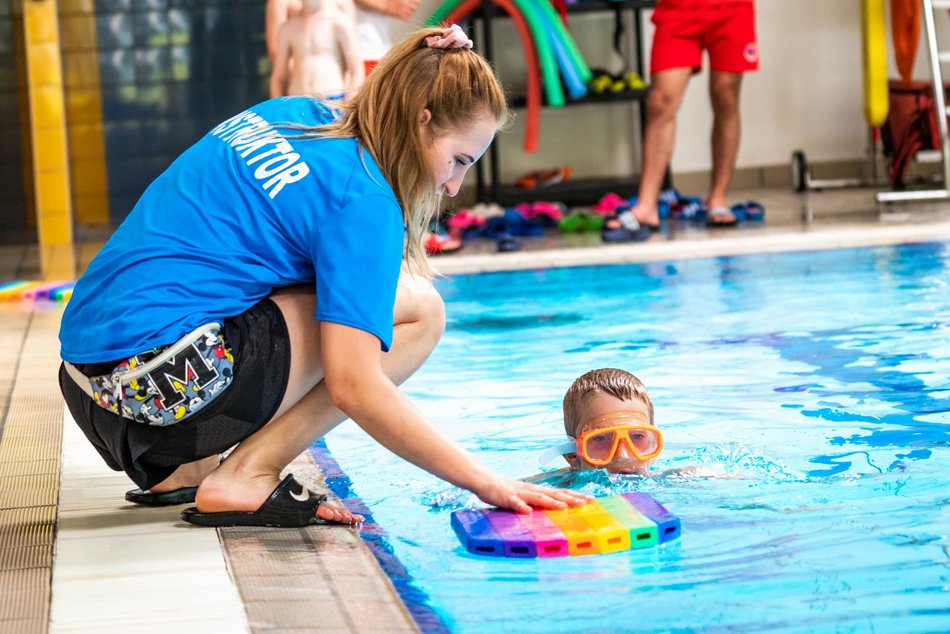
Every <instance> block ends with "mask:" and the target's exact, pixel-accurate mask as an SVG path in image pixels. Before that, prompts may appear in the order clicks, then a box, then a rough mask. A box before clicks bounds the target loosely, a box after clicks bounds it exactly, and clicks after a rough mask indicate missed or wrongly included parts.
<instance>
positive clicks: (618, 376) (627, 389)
mask: <svg viewBox="0 0 950 634" xmlns="http://www.w3.org/2000/svg"><path fill="white" fill-rule="evenodd" d="M595 394H609V395H610V396H613V397H614V398H617V399H620V400H621V401H632V400H638V401H640V402H642V403H643V404H644V405H646V406H647V411H648V413H649V414H650V424H651V425H652V424H653V401H652V400H651V399H650V394H649V392H647V388H646V386H645V385H643V383H641V382H640V379H638V378H637V377H635V376H633V375H632V374H630V373H629V372H627V371H625V370H618V369H616V368H601V369H599V370H591V371H590V372H588V373H586V374H584V375H582V376H579V377H577V379H575V380H574V383H572V384H571V387H569V388H568V389H567V393H566V394H565V395H564V431H566V432H567V435H568V436H571V437H573V436H574V435H575V432H576V430H577V426H578V425H580V424H581V423H582V422H583V421H582V420H580V415H581V408H583V407H584V405H586V404H587V403H588V402H589V401H590V399H591V398H593V396H594V395H595Z"/></svg>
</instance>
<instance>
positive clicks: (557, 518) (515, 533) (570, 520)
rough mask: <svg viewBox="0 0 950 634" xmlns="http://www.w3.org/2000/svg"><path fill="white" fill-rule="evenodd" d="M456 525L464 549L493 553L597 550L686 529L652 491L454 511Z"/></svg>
mask: <svg viewBox="0 0 950 634" xmlns="http://www.w3.org/2000/svg"><path fill="white" fill-rule="evenodd" d="M451 525H452V530H454V531H455V534H456V536H457V537H458V538H459V541H460V542H461V543H462V545H463V546H464V547H465V550H467V551H468V552H470V553H472V554H475V555H486V556H489V557H527V558H530V557H564V556H577V555H594V554H597V553H609V552H617V551H622V550H630V549H633V548H648V547H651V546H656V545H657V544H662V543H664V542H668V541H670V540H673V539H676V538H677V537H679V536H680V533H681V523H680V520H679V518H678V517H676V516H675V515H673V514H672V513H670V512H669V511H668V510H667V509H666V508H665V507H664V506H663V505H662V504H660V503H659V502H657V501H656V500H654V499H653V497H652V496H650V495H649V494H647V493H624V494H622V495H610V496H604V497H599V498H597V499H596V500H594V501H593V502H590V503H588V504H586V505H584V506H579V507H573V508H568V509H563V510H557V511H555V510H550V511H546V510H539V509H536V510H534V511H533V512H531V513H513V512H511V511H503V510H500V509H484V510H465V511H454V512H453V513H452V517H451Z"/></svg>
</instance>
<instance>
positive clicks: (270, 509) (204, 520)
mask: <svg viewBox="0 0 950 634" xmlns="http://www.w3.org/2000/svg"><path fill="white" fill-rule="evenodd" d="M326 499H327V496H325V495H318V494H316V493H314V492H313V491H310V490H308V489H307V487H305V486H304V485H302V484H300V483H299V482H297V480H296V479H295V478H294V476H293V475H291V474H288V475H287V477H286V478H284V479H283V481H281V483H280V484H278V485H277V488H276V489H274V492H273V493H271V494H270V497H269V498H267V499H266V500H264V503H263V504H261V506H260V508H258V509H257V510H256V511H220V512H217V513H202V512H201V511H199V510H198V508H197V507H195V506H192V507H190V508H187V509H185V510H184V511H182V512H181V519H183V520H185V521H186V522H190V523H192V524H199V525H201V526H271V527H275V528H295V527H299V526H310V525H312V524H344V525H348V523H346V522H332V521H328V520H324V519H321V518H319V517H317V508H318V507H319V506H320V505H321V504H323V502H324V500H326Z"/></svg>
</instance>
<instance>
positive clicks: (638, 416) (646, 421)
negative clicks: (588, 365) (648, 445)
mask: <svg viewBox="0 0 950 634" xmlns="http://www.w3.org/2000/svg"><path fill="white" fill-rule="evenodd" d="M614 413H623V414H625V416H623V417H622V418H621V419H619V420H618V419H614V420H611V417H609V416H606V417H605V416H604V415H605V414H614ZM631 418H633V420H631ZM579 420H580V421H581V423H580V425H578V428H577V429H576V430H574V437H575V438H580V436H581V434H583V433H585V432H589V431H591V430H594V429H602V428H606V427H612V426H616V425H627V426H633V425H638V424H642V425H652V423H653V421H651V420H650V410H649V409H648V408H647V405H646V404H645V403H643V402H642V401H638V400H636V401H622V400H620V399H618V398H616V397H615V396H611V395H609V394H603V393H598V394H595V395H594V396H593V397H592V398H591V399H590V400H589V401H588V402H587V404H586V405H584V406H582V407H581V410H580V417H579ZM567 460H568V462H570V463H571V467H573V468H574V469H575V470H577V471H589V470H592V469H606V470H607V471H608V472H609V473H627V474H638V475H646V473H647V471H648V469H649V466H650V464H651V463H652V462H653V459H652V458H651V459H650V460H641V459H640V458H638V457H637V456H636V455H635V454H634V453H633V452H632V451H631V450H630V447H629V446H628V445H627V443H626V442H620V443H619V444H618V446H617V450H616V453H614V456H613V458H612V459H611V461H610V462H609V463H608V464H606V465H595V464H591V463H590V462H588V461H587V460H586V459H585V458H584V457H583V456H581V455H580V454H567Z"/></svg>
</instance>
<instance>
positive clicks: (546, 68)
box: [426, 0, 590, 108]
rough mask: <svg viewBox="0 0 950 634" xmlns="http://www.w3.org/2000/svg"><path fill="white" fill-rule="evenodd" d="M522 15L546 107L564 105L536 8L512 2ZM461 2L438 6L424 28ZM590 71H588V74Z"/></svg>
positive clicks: (451, 0) (453, 0)
mask: <svg viewBox="0 0 950 634" xmlns="http://www.w3.org/2000/svg"><path fill="white" fill-rule="evenodd" d="M513 1H514V4H515V6H517V7H518V8H519V9H520V10H521V13H522V15H524V19H525V22H527V23H528V28H529V29H530V30H531V34H532V36H533V37H534V45H535V47H536V48H537V49H538V64H539V66H540V67H541V77H542V78H543V79H544V94H545V95H546V96H547V100H548V105H549V106H553V107H555V108H556V107H560V106H563V105H564V89H563V88H562V86H561V78H560V76H559V75H558V69H557V63H556V62H555V61H554V53H553V51H552V50H551V41H550V40H549V39H548V38H549V37H550V35H549V34H548V32H547V31H546V30H545V29H544V26H543V22H541V17H540V15H539V13H538V11H537V8H536V7H535V6H534V5H533V4H532V3H531V2H529V1H527V0H513ZM461 2H462V0H448V2H445V3H444V4H442V6H440V7H439V8H438V9H436V10H435V12H434V13H433V14H432V15H431V16H430V17H429V19H428V20H426V26H436V25H438V24H439V23H441V22H442V20H444V19H445V17H446V16H447V15H448V14H450V13H451V12H452V11H453V10H454V9H455V7H457V6H458V5H459V4H461ZM589 72H590V71H589V70H588V73H589Z"/></svg>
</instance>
